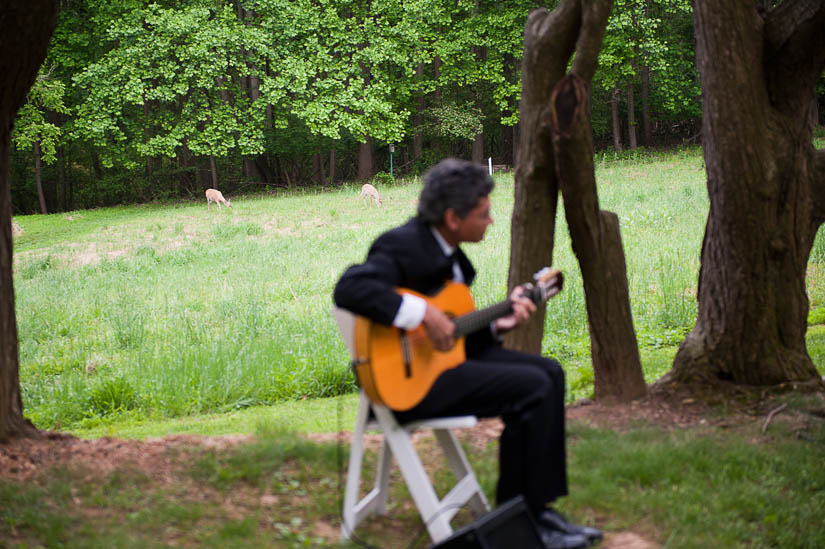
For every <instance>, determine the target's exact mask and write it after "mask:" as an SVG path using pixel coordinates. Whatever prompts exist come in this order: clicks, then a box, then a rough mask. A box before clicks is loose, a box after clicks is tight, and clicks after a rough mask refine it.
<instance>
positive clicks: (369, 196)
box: [358, 183, 381, 206]
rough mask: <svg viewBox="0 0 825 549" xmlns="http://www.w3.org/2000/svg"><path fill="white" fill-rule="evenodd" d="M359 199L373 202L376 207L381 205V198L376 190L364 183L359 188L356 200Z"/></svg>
mask: <svg viewBox="0 0 825 549" xmlns="http://www.w3.org/2000/svg"><path fill="white" fill-rule="evenodd" d="M361 199H366V200H367V202H369V201H374V202H375V204H376V205H378V206H380V205H381V197H380V196H379V195H378V189H376V188H375V187H373V186H372V185H370V184H369V183H364V185H363V186H362V187H361V194H359V195H358V200H361Z"/></svg>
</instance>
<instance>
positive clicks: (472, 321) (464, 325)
mask: <svg viewBox="0 0 825 549" xmlns="http://www.w3.org/2000/svg"><path fill="white" fill-rule="evenodd" d="M511 310H513V307H512V304H511V303H510V300H509V299H507V300H505V301H502V302H501V303H496V304H495V305H491V306H490V307H487V308H485V309H480V310H478V311H473V312H471V313H467V314H466V315H462V316H460V317H458V318H455V319H453V322H454V323H455V337H457V338H458V337H464V336H466V335H468V334H472V333H473V332H477V331H479V330H481V329H482V328H484V327H485V326H488V325H489V324H490V323H491V322H492V321H494V320H495V319H497V318H501V317H503V316H506V315H508V314H510V311H511Z"/></svg>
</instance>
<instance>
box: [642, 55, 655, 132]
mask: <svg viewBox="0 0 825 549" xmlns="http://www.w3.org/2000/svg"><path fill="white" fill-rule="evenodd" d="M642 143H643V144H644V146H645V147H650V146H652V145H653V130H652V127H651V124H650V67H648V66H647V65H645V66H644V67H642Z"/></svg>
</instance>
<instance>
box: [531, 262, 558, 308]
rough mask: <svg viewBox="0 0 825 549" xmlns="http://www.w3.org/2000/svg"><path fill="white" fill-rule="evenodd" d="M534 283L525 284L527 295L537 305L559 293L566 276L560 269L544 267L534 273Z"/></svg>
mask: <svg viewBox="0 0 825 549" xmlns="http://www.w3.org/2000/svg"><path fill="white" fill-rule="evenodd" d="M533 280H534V283H533V284H529V283H528V284H525V289H526V290H527V295H528V296H529V297H530V299H532V300H533V303H535V304H536V305H538V304H540V303H544V302H545V301H547V300H548V299H550V298H551V297H553V296H554V295H556V294H558V293H559V292H560V291H561V289H562V286H563V284H564V277H563V276H562V274H561V271H560V270H559V269H551V268H550V267H544V268H542V269H541V270H539V271H538V272H537V273H536V274H534V275H533Z"/></svg>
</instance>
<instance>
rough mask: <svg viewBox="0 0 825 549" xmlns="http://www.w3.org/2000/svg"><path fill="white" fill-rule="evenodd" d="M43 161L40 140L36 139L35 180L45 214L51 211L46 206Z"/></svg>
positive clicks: (42, 211)
mask: <svg viewBox="0 0 825 549" xmlns="http://www.w3.org/2000/svg"><path fill="white" fill-rule="evenodd" d="M41 166H42V161H41V160H40V140H39V139H36V140H35V141H34V182H35V184H36V185H37V200H38V201H39V202H40V213H41V214H43V215H45V214H47V213H49V210H48V209H47V208H46V195H45V194H44V193H43V173H42V172H43V169H42V167H41Z"/></svg>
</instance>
